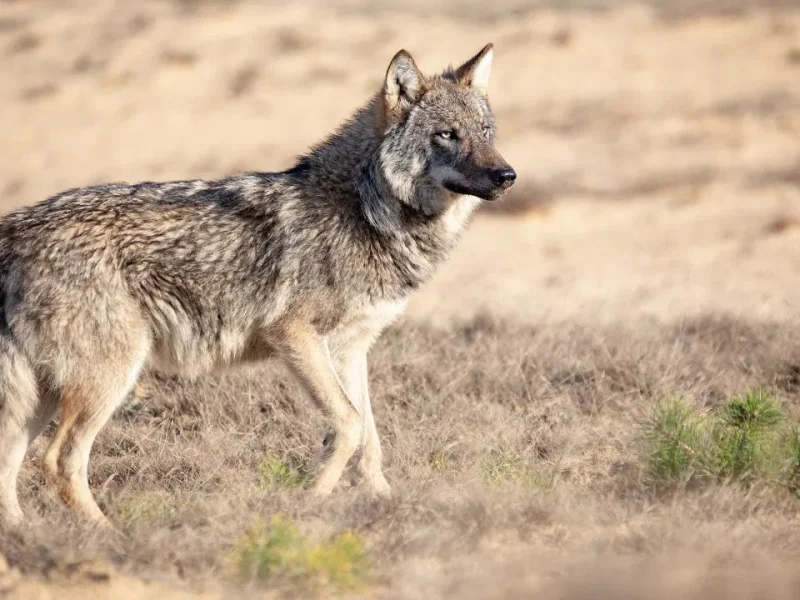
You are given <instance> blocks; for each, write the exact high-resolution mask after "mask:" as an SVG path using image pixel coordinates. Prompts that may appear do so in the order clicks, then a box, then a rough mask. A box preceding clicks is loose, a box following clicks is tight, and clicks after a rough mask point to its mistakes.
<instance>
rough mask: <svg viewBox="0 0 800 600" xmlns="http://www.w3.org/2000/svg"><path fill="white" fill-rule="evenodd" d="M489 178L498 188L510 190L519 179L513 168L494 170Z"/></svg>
mask: <svg viewBox="0 0 800 600" xmlns="http://www.w3.org/2000/svg"><path fill="white" fill-rule="evenodd" d="M489 178H490V179H491V180H492V183H493V184H494V185H496V186H497V187H503V188H508V187H511V186H512V185H513V184H514V180H515V179H516V178H517V172H516V171H515V170H514V169H512V168H511V167H506V168H505V169H493V170H492V171H490V172H489Z"/></svg>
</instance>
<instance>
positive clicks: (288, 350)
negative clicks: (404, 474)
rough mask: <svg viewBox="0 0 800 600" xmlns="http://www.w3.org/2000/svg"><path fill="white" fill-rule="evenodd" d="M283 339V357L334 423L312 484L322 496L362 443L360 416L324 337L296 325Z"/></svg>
mask: <svg viewBox="0 0 800 600" xmlns="http://www.w3.org/2000/svg"><path fill="white" fill-rule="evenodd" d="M284 341H285V346H284V359H285V360H286V362H287V364H288V365H289V367H290V368H291V369H292V371H293V372H294V374H295V375H296V376H297V378H298V379H299V380H300V383H301V384H303V386H304V387H305V388H306V390H307V391H308V393H309V394H310V396H311V398H312V400H314V402H315V403H316V404H317V406H319V407H320V408H321V409H322V411H323V412H324V413H325V415H326V416H327V417H328V419H330V421H331V425H332V426H333V433H334V436H333V440H332V448H331V449H330V451H329V452H326V454H327V457H326V458H325V461H324V463H323V465H322V468H321V469H320V472H319V474H318V476H317V479H316V482H315V484H314V491H315V492H316V493H317V494H318V495H321V496H325V495H328V494H330V493H331V492H332V491H333V488H334V487H335V486H336V484H337V483H338V482H339V479H340V478H341V476H342V473H343V471H344V469H345V467H346V466H347V462H348V461H349V460H350V458H351V457H352V456H353V454H354V453H355V451H356V450H357V449H358V446H359V444H360V443H361V430H362V422H361V417H360V415H359V413H358V411H357V410H356V407H355V406H354V404H353V403H352V402H350V400H349V398H348V394H347V391H346V390H345V387H344V385H343V384H342V381H341V380H340V378H339V375H338V374H337V373H336V369H335V368H334V365H333V361H332V360H331V356H330V353H329V352H328V346H327V344H326V342H325V340H324V339H323V338H321V337H320V336H318V335H317V334H316V333H314V332H313V331H310V330H307V329H304V328H299V327H298V328H294V329H293V330H292V331H290V332H288V333H287V335H286V339H285V340H284Z"/></svg>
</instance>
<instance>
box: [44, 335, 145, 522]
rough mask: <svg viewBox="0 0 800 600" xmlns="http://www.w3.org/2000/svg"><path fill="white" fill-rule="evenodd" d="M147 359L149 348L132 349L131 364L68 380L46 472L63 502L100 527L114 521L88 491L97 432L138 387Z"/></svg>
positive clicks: (103, 369) (101, 368)
mask: <svg viewBox="0 0 800 600" xmlns="http://www.w3.org/2000/svg"><path fill="white" fill-rule="evenodd" d="M142 346H144V344H142ZM145 357H146V346H144V348H142V347H140V349H138V352H137V349H136V348H132V352H131V355H130V357H129V358H128V361H129V362H128V363H127V365H126V364H124V363H122V361H120V362H119V363H117V364H113V363H112V365H113V367H112V365H109V368H104V365H97V366H96V367H95V369H96V370H95V372H96V373H97V376H95V377H87V378H85V379H84V380H82V381H73V382H68V383H67V384H65V385H64V388H63V392H62V395H61V419H60V420H59V423H58V428H57V429H56V433H55V436H54V437H53V441H52V442H51V443H50V446H49V447H48V448H47V451H46V452H45V455H44V460H43V467H44V471H45V473H46V475H47V477H48V479H50V481H51V482H52V483H53V484H54V485H55V486H56V489H57V490H58V494H59V496H60V497H61V500H62V501H63V502H64V504H66V505H67V506H68V507H70V508H72V509H73V510H75V512H76V513H78V514H79V515H81V516H83V517H86V518H88V519H89V520H90V521H93V522H96V523H97V524H99V525H103V526H108V525H110V523H109V522H108V520H107V519H106V517H105V516H104V515H103V512H102V511H101V510H100V507H99V506H97V503H96V502H95V500H94V498H93V497H92V492H91V490H90V489H89V480H88V469H89V454H90V453H91V450H92V445H93V444H94V440H95V438H96V437H97V434H98V433H99V432H100V430H101V429H102V428H103V426H104V425H105V424H106V422H107V421H108V420H109V419H110V418H111V415H112V414H113V413H114V410H115V409H116V408H117V406H119V404H120V403H121V402H122V401H123V400H124V399H125V397H126V396H127V395H128V393H129V392H130V390H131V389H132V388H133V385H134V383H135V382H136V378H137V377H138V375H139V371H140V370H141V368H142V364H143V363H144V359H145Z"/></svg>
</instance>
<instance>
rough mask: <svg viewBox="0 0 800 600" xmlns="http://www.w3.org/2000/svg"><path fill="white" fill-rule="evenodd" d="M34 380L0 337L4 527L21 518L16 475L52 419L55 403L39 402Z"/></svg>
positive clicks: (0, 510) (0, 483)
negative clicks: (32, 444) (36, 440)
mask: <svg viewBox="0 0 800 600" xmlns="http://www.w3.org/2000/svg"><path fill="white" fill-rule="evenodd" d="M37 387H38V386H37V383H36V377H35V374H34V372H33V369H32V367H31V365H30V363H29V362H28V360H27V359H26V358H25V357H24V356H23V355H22V354H21V353H20V351H19V349H18V348H17V347H16V346H15V345H14V343H13V341H12V340H11V339H10V338H9V337H8V336H6V335H0V518H2V520H3V522H4V523H5V524H7V525H16V524H18V523H19V522H20V521H21V520H22V517H23V514H22V509H21V508H20V505H19V500H18V498H17V476H18V474H19V469H20V466H21V465H22V461H23V460H24V459H25V453H26V452H27V450H28V446H30V444H31V442H32V441H33V440H34V439H35V438H36V437H37V436H38V435H39V433H40V432H41V431H42V429H44V428H45V427H46V426H47V424H48V423H49V422H50V421H51V420H52V418H53V416H54V415H55V412H56V410H57V406H58V405H57V402H56V401H55V398H54V397H53V396H52V395H51V394H43V398H42V399H41V401H40V398H39V390H38V389H37Z"/></svg>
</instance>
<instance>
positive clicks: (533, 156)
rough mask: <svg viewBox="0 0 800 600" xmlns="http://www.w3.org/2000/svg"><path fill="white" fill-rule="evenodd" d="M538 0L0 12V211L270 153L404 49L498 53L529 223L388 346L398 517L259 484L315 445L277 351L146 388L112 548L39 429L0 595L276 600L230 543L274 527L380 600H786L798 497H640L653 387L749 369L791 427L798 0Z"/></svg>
mask: <svg viewBox="0 0 800 600" xmlns="http://www.w3.org/2000/svg"><path fill="white" fill-rule="evenodd" d="M547 4H548V3H546V2H541V3H540V2H536V3H535V4H526V3H523V2H512V1H511V0H509V1H507V2H494V3H490V4H489V3H485V2H483V3H479V2H472V1H470V2H466V3H463V4H458V5H456V4H449V5H445V6H442V5H436V6H433V7H432V5H429V4H427V3H423V2H416V1H415V2H407V3H406V4H405V5H404V10H402V11H400V10H399V9H398V8H397V7H394V8H393V7H392V5H390V4H389V3H388V2H376V3H371V4H369V5H365V4H364V3H363V2H361V1H358V0H353V1H350V0H348V1H347V2H345V3H343V4H341V5H339V7H338V8H335V9H334V8H331V7H330V6H329V5H327V4H325V3H323V2H299V3H293V4H291V6H280V5H279V4H277V3H271V2H270V3H254V2H246V1H241V2H233V1H224V2H223V1H221V0H220V1H211V0H209V1H202V2H201V1H199V0H185V1H184V2H167V1H157V0H150V1H148V2H141V3H133V2H122V1H108V2H99V1H92V2H89V1H88V0H87V1H83V2H77V1H72V2H58V3H56V2H49V1H31V2H21V1H17V2H7V3H5V4H2V5H0V73H2V75H0V77H1V78H2V81H1V82H0V83H2V85H0V107H1V109H0V131H2V137H3V142H2V144H0V194H2V203H3V206H4V207H5V208H9V209H10V208H13V207H15V206H20V205H23V204H27V203H30V202H35V201H37V200H40V199H42V198H44V197H46V196H47V195H48V194H51V193H54V192H56V191H59V190H60V189H63V188H66V187H70V186H76V185H85V184H89V183H94V182H99V181H105V180H117V179H127V180H136V179H167V178H185V177H194V176H216V175H221V174H225V173H229V172H232V171H236V170H241V169H278V168H282V167H285V166H287V165H288V164H290V162H291V159H292V157H293V156H294V155H296V154H298V153H300V152H302V151H303V150H304V148H305V147H306V146H308V145H309V144H310V143H313V142H314V141H315V140H316V139H318V138H319V137H320V136H321V135H322V134H324V133H325V132H327V131H329V130H330V129H331V128H332V127H334V126H335V125H336V124H337V123H338V122H339V121H341V120H342V119H343V118H344V117H345V116H346V115H347V114H348V113H349V112H350V111H351V110H352V109H353V108H354V107H355V106H356V105H357V104H358V103H360V102H361V101H363V100H364V99H365V98H366V97H367V96H368V95H369V94H370V93H371V92H372V91H374V89H375V87H376V86H377V84H378V82H379V80H380V76H381V74H382V72H383V70H384V69H385V65H386V63H387V62H388V60H389V59H390V58H391V56H392V54H393V53H394V52H395V51H396V50H397V49H399V48H400V47H406V48H408V49H409V50H410V51H412V53H413V54H414V55H415V56H416V57H417V59H418V61H419V62H420V63H421V65H422V66H423V67H425V68H429V69H434V68H438V67H440V66H442V65H445V64H447V63H450V62H455V61H457V60H460V59H462V58H466V57H467V56H469V55H470V53H471V52H474V51H476V50H477V49H478V48H480V47H481V46H482V45H483V44H484V43H485V42H487V41H494V42H495V44H496V46H497V54H496V65H495V73H494V80H493V88H492V97H493V104H494V107H495V111H496V113H497V116H498V122H499V127H500V130H501V139H500V147H501V150H502V151H503V152H504V154H505V155H506V157H507V158H508V159H509V161H510V162H511V163H512V164H513V165H514V166H515V167H516V168H517V170H518V171H519V173H520V183H519V185H518V189H517V190H516V192H515V197H512V198H509V199H508V201H507V203H506V204H505V205H503V206H505V207H506V208H508V207H512V208H511V210H504V209H503V207H502V206H499V207H491V208H490V209H489V210H486V211H485V214H484V215H481V216H480V217H478V218H477V219H476V221H475V223H474V224H473V226H472V228H471V230H470V232H469V233H468V234H467V235H466V237H465V239H464V241H463V244H462V245H461V247H460V248H459V250H458V251H457V252H456V255H455V256H454V257H453V260H452V261H451V262H450V263H449V264H448V265H447V267H446V268H445V269H444V270H443V272H442V273H441V274H440V275H439V276H437V278H436V279H435V280H434V281H433V282H432V283H431V284H430V285H429V286H428V287H427V288H426V289H425V290H423V291H422V293H420V295H419V296H418V297H416V298H415V299H414V301H413V302H412V305H411V307H410V311H409V315H408V317H407V318H406V319H405V320H404V321H402V322H401V323H399V324H398V325H397V327H395V328H394V329H393V330H392V331H391V332H389V333H388V334H387V335H386V336H385V338H384V339H382V340H381V341H380V343H379V344H378V346H377V347H376V349H375V351H374V356H373V365H374V366H373V370H372V374H371V384H372V388H373V395H374V397H375V404H376V413H377V415H378V424H379V430H380V432H381V434H382V438H383V440H384V445H385V447H386V453H387V475H388V477H389V479H390V481H391V482H392V483H393V484H394V489H395V491H396V496H395V498H394V499H393V500H392V501H390V502H388V503H373V502H371V501H369V500H368V499H367V498H366V497H364V496H363V495H362V494H361V493H360V491H359V490H358V489H343V490H341V491H338V492H337V493H336V494H334V496H333V497H332V498H331V499H329V500H326V501H322V502H318V501H314V500H312V499H310V498H309V497H308V495H307V494H306V493H304V492H303V491H302V490H299V489H295V488H286V487H280V486H277V487H275V486H264V485H262V483H261V482H260V480H259V476H258V467H259V464H260V463H261V461H262V460H263V458H264V456H265V455H271V456H274V457H276V458H279V459H281V460H285V461H287V462H289V463H291V464H303V463H304V462H305V461H307V460H308V459H309V458H310V457H311V455H312V454H313V453H314V451H315V450H316V448H317V447H318V445H319V443H320V440H321V436H322V433H323V424H322V421H321V419H320V418H319V417H318V415H316V414H315V413H314V411H313V410H312V408H311V407H310V405H309V404H308V403H307V402H306V401H305V400H304V399H302V397H301V395H300V393H299V391H298V389H297V388H296V386H295V385H294V384H293V383H292V382H291V380H290V379H289V378H287V377H286V376H285V374H284V373H282V372H281V371H280V370H278V369H273V368H271V367H270V368H267V369H265V370H254V371H250V372H247V373H240V374H232V375H229V376H225V377H222V378H215V379H207V380H203V381H200V382H195V383H188V382H171V381H150V383H151V384H152V385H151V388H152V392H151V396H152V397H150V398H148V399H146V401H145V402H143V403H142V404H135V403H134V404H131V405H129V406H127V407H125V408H124V409H123V410H121V411H120V412H119V414H118V415H117V416H116V417H115V419H114V421H113V422H112V423H111V424H110V425H109V427H107V428H106V429H105V430H104V431H103V432H102V433H101V435H100V437H99V439H98V443H97V445H96V447H95V451H94V456H93V462H92V465H91V474H90V475H91V482H92V485H93V488H94V489H95V490H97V493H98V496H99V498H100V500H101V502H102V504H103V505H104V506H105V508H106V510H107V511H108V513H109V514H110V515H111V516H112V518H113V519H114V520H115V521H116V522H118V523H120V524H121V525H122V527H123V529H124V531H125V533H126V534H127V535H126V537H124V538H109V537H106V536H102V535H98V534H96V533H93V532H91V531H87V530H86V529H85V528H83V527H81V526H80V525H79V524H77V523H74V522H72V521H71V520H70V518H69V517H68V515H66V514H64V512H63V511H62V510H61V508H60V507H59V505H58V503H57V502H56V501H55V499H54V498H53V496H52V493H51V491H50V490H49V489H48V488H47V487H46V486H44V485H43V482H42V479H41V476H40V474H39V470H38V466H37V462H38V457H39V456H40V453H41V450H42V446H43V445H44V443H45V441H46V440H39V441H38V442H37V444H36V448H35V452H34V455H33V459H32V460H31V461H29V462H27V463H26V465H25V468H24V472H23V476H22V480H21V491H22V495H23V499H24V502H25V505H26V506H27V508H28V510H29V512H30V513H31V515H32V523H31V525H30V527H28V528H26V529H25V531H22V532H5V533H3V534H2V537H0V550H1V551H2V553H3V554H4V555H5V556H6V557H7V559H8V561H9V563H10V565H11V567H10V569H4V568H3V565H0V590H3V589H8V590H9V592H8V594H9V595H10V596H12V597H36V598H65V597H70V594H71V595H72V597H76V598H77V597H81V598H86V597H113V598H146V597H153V596H156V595H158V596H162V597H164V598H167V597H170V598H171V597H175V598H179V597H198V596H199V595H205V596H207V597H220V596H224V597H231V596H233V597H262V596H270V595H271V594H277V593H278V592H277V591H275V590H270V589H269V588H265V587H263V586H258V585H252V584H246V583H242V582H241V581H240V580H239V579H238V578H237V577H236V576H235V575H234V574H233V573H232V570H231V565H230V556H231V552H232V549H233V548H235V546H236V544H237V542H238V540H240V539H241V536H242V535H243V533H244V532H245V531H246V529H247V528H248V527H250V526H251V525H252V524H253V523H254V522H255V521H256V519H257V518H258V517H259V516H266V515H270V514H272V513H275V512H277V511H285V512H287V513H289V514H290V515H292V516H293V517H294V518H295V519H296V520H297V522H298V523H299V524H300V526H301V528H302V529H303V531H304V532H306V533H307V534H308V535H309V536H310V537H311V538H313V539H320V540H322V539H326V538H328V537H330V536H331V535H333V534H335V533H336V532H338V531H342V530H345V529H353V530H355V531H356V532H357V533H358V534H359V535H361V536H362V537H363V538H364V539H365V540H366V541H367V542H368V543H369V544H370V549H369V556H370V559H371V561H372V563H373V573H374V580H373V581H372V583H371V585H370V587H369V588H368V589H367V590H366V591H364V592H363V593H362V595H364V596H368V597H370V596H377V597H385V598H438V597H442V598H498V599H499V598H523V597H544V598H569V599H578V598H642V597H647V598H661V597H663V598H668V597H669V598H672V597H688V596H694V597H721V598H722V597H725V598H755V597H763V598H793V597H798V596H800V579H799V578H798V576H797V574H796V569H794V568H793V566H794V565H795V564H796V560H797V558H798V553H800V528H799V526H800V521H798V506H800V505H798V504H797V500H796V499H794V498H793V497H791V496H790V495H789V494H781V493H776V492H775V491H774V490H771V489H751V490H743V489H741V488H739V487H736V486H733V487H726V486H713V487H707V488H705V489H703V490H698V491H694V492H692V493H686V494H679V495H676V496H672V497H667V498H664V497H657V496H654V495H653V494H652V493H650V492H648V491H647V489H646V487H645V486H644V485H643V484H642V473H641V464H642V463H641V460H640V448H639V446H638V445H637V444H638V442H637V423H638V422H639V420H640V419H641V418H642V416H643V415H644V414H646V412H647V409H648V408H649V407H650V406H651V405H652V404H653V402H655V401H656V400H657V399H659V398H662V397H665V396H673V395H682V396H684V397H686V398H687V399H688V400H689V401H690V402H691V403H693V404H694V405H695V406H697V407H698V408H703V409H705V408H711V407H714V406H716V405H718V404H719V403H720V402H721V401H723V400H724V399H725V398H727V397H729V396H730V395H731V394H736V393H739V392H741V391H743V390H745V389H747V388H751V387H764V388H766V389H769V390H771V391H772V392H774V393H775V394H777V395H778V396H779V397H780V398H781V399H782V401H783V402H784V403H785V404H786V405H787V406H788V407H789V408H790V409H791V411H793V412H795V413H796V412H800V375H798V373H799V372H800V367H798V364H800V321H799V320H798V317H800V280H798V277H799V274H800V150H798V144H797V140H798V133H800V16H798V14H797V13H796V12H794V10H793V9H792V8H791V7H789V8H778V7H777V5H778V4H790V3H779V2H773V3H770V6H767V5H766V4H760V5H759V4H754V3H751V4H748V3H746V2H707V3H702V5H703V7H705V9H707V10H704V11H703V14H699V12H698V9H697V7H696V6H695V4H694V3H688V2H679V1H674V0H673V1H671V2H662V3H656V6H657V7H658V11H653V10H651V9H648V8H646V7H643V6H642V5H639V4H627V3H625V4H624V5H622V4H621V3H620V6H612V7H611V8H609V7H608V6H607V5H608V4H614V3H599V2H598V3H594V4H596V5H598V6H599V5H602V6H601V8H603V9H602V10H597V11H589V10H579V9H577V8H574V9H572V10H565V9H560V10H554V9H552V8H548V7H547ZM512 8H513V9H514V11H513V12H511V13H509V12H508V11H510V10H511V9H512ZM509 213H513V214H511V215H510V216H509ZM498 473H499V475H498ZM0 594H2V591H0Z"/></svg>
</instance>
